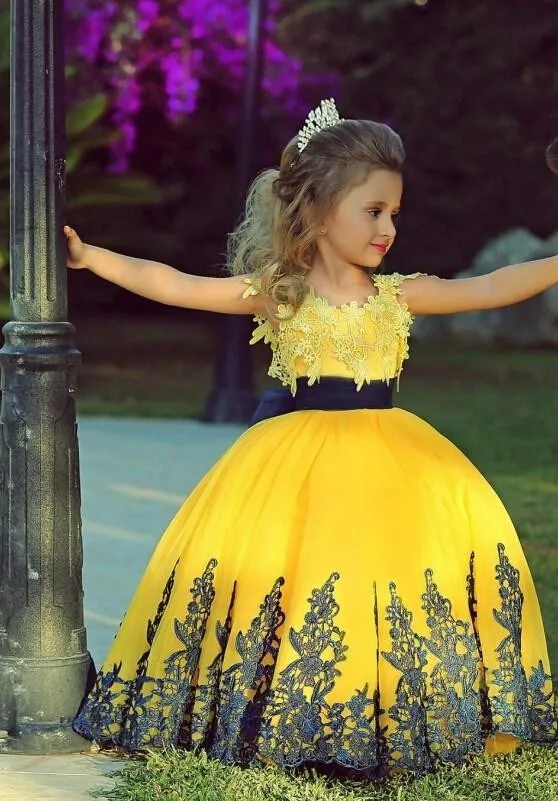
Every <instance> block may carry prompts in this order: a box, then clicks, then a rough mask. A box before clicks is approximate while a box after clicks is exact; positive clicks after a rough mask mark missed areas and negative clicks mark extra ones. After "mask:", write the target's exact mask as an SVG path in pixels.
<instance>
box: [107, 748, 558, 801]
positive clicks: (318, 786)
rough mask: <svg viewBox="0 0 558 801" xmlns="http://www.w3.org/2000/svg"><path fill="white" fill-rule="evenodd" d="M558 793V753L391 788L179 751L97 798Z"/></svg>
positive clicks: (494, 797) (505, 799) (365, 798)
mask: <svg viewBox="0 0 558 801" xmlns="http://www.w3.org/2000/svg"><path fill="white" fill-rule="evenodd" d="M557 792H558V762H557V760H556V754H555V753H553V752H552V751H549V750H545V749H544V748H527V749H525V750H524V751H523V753H520V754H518V755H516V756H514V757H503V758H502V757H498V758H487V757H484V758H479V759H477V760H475V761H474V762H472V763H471V765H469V766H466V767H465V768H463V769H456V768H453V769H452V768H449V767H444V768H442V769H441V770H440V771H439V773H437V774H433V775H428V776H425V777H423V778H421V779H418V780H417V781H414V782H413V781H411V780H409V779H408V778H406V777H405V776H401V777H398V778H396V779H393V780H392V781H390V782H387V783H386V784H374V783H370V782H369V783H365V782H348V781H343V782H342V781H335V780H330V779H327V778H324V777H322V776H317V775H316V774H315V773H314V772H313V771H312V772H311V771H306V775H304V774H303V775H289V774H288V773H284V772H282V771H279V770H277V769H274V768H271V767H269V768H265V769H261V770H258V769H253V770H241V769H239V768H236V767H231V766H229V765H222V764H220V763H218V762H216V761H212V760H209V759H207V757H206V756H205V755H204V753H203V752H202V753H201V754H199V755H194V754H192V753H188V752H181V751H175V750H168V751H163V752H161V753H150V754H148V755H147V757H146V758H144V759H142V760H141V761H140V760H132V761H129V762H127V763H124V766H123V769H122V771H121V776H120V780H119V781H118V782H117V784H116V787H112V788H109V789H105V790H103V791H102V792H101V791H99V792H98V793H97V791H94V794H95V795H96V797H99V798H103V799H109V800H110V801H125V800H129V801H132V799H134V800H135V801H148V800H149V801H150V800H151V799H153V798H157V799H160V801H209V800H210V799H211V801H439V799H444V801H469V799H479V798H483V799H485V801H511V799H514V801H554V799H555V798H556V793H557Z"/></svg>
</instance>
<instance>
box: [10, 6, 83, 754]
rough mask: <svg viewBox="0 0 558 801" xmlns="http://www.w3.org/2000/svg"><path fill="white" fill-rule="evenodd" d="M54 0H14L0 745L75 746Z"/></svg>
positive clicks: (59, 67)
mask: <svg viewBox="0 0 558 801" xmlns="http://www.w3.org/2000/svg"><path fill="white" fill-rule="evenodd" d="M63 15H64V7H63V0H12V4H11V96H10V106H11V109H10V111H11V113H10V119H11V123H10V125H11V130H10V137H11V143H10V153H11V163H10V203H11V207H10V281H11V300H12V316H13V319H12V321H10V322H9V323H7V324H6V325H5V326H4V329H3V333H4V346H3V347H2V349H1V350H0V366H1V368H2V410H1V415H0V424H1V428H2V435H1V437H0V492H1V495H0V750H12V751H18V752H23V753H54V752H64V751H74V750H79V749H80V748H82V747H83V742H84V741H83V740H82V739H81V738H80V737H78V736H77V735H76V734H74V732H73V731H72V728H71V721H72V718H73V716H74V714H75V712H76V711H77V708H78V706H79V702H80V700H81V698H82V696H83V693H84V691H85V687H86V683H87V678H88V674H89V671H90V669H91V659H90V656H89V654H88V652H87V648H86V636H85V628H84V623H83V591H82V542H81V518H80V483H79V457H78V444H77V430H76V428H77V427H76V415H75V405H74V398H73V391H74V373H75V370H76V366H77V365H78V363H79V361H80V354H79V352H78V351H77V350H76V349H75V347H74V341H73V336H74V329H73V326H72V325H70V323H68V322H67V321H66V317H67V291H66V267H65V261H66V256H65V242H64V237H63V225H64V221H65V220H64V217H65V130H64V127H65V103H64V48H63V23H64V19H63Z"/></svg>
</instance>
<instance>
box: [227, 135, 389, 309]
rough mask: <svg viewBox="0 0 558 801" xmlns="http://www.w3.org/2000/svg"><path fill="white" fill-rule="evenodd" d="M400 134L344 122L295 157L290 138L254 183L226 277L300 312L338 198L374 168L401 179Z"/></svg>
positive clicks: (230, 244) (230, 247)
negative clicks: (274, 165)
mask: <svg viewBox="0 0 558 801" xmlns="http://www.w3.org/2000/svg"><path fill="white" fill-rule="evenodd" d="M404 159H405V151H404V148H403V143H402V141H401V138H400V137H399V136H398V134H396V133H395V131H393V130H392V129H391V128H390V127H389V126H388V125H384V124H383V123H379V122H372V121H371V120H344V121H342V122H340V123H338V124H337V125H334V126H332V127H330V128H325V129H324V130H322V131H320V132H319V133H317V134H315V135H314V136H313V137H312V139H311V140H310V142H309V143H308V144H307V145H306V147H305V148H304V150H303V151H302V152H301V153H299V151H298V147H297V139H296V137H295V138H294V139H292V140H291V141H290V142H289V144H288V145H287V147H286V148H285V150H284V151H283V154H282V156H281V163H280V166H279V169H278V170H276V169H271V170H265V171H264V172H262V173H261V174H260V175H258V177H257V178H256V179H255V181H254V182H253V184H252V186H251V187H250V190H249V192H248V196H247V199H246V208H245V212H244V216H243V218H242V220H241V221H240V223H239V225H238V226H237V228H236V229H235V230H234V231H233V232H232V233H231V234H230V235H229V239H228V249H227V256H228V258H227V264H228V267H229V270H230V271H231V273H233V274H235V275H243V274H246V273H250V274H252V275H253V276H255V277H258V278H259V279H260V282H261V287H262V291H263V292H264V293H265V294H267V295H269V296H270V297H271V298H272V299H273V300H274V301H275V302H276V303H281V304H290V305H291V306H293V307H294V308H298V306H300V304H301V303H302V301H303V299H304V297H305V295H306V293H307V291H308V287H307V286H306V284H305V278H306V274H307V273H308V271H309V270H310V268H311V266H312V262H313V260H314V256H315V253H316V238H317V231H318V229H319V226H320V224H321V223H323V220H324V219H325V217H326V216H327V215H328V214H329V213H330V212H331V211H332V210H333V209H334V208H335V206H336V204H337V203H338V202H339V201H340V200H341V199H342V197H343V195H344V194H345V193H346V192H347V191H348V190H349V189H350V188H351V187H352V186H355V185H358V184H359V183H361V182H362V181H364V180H366V178H367V177H368V175H369V174H370V172H372V171H374V170H379V169H385V170H392V171H393V172H397V173H401V170H402V167H403V161H404Z"/></svg>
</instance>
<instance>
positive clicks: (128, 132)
mask: <svg viewBox="0 0 558 801" xmlns="http://www.w3.org/2000/svg"><path fill="white" fill-rule="evenodd" d="M248 6H249V4H248V2H247V1H246V0H121V2H114V1H113V0H108V1H107V0H68V1H67V10H68V37H67V40H68V42H69V43H70V49H71V56H72V58H73V59H77V60H78V62H79V63H80V65H81V67H82V70H84V71H86V73H87V74H88V76H89V78H90V80H89V81H88V83H90V82H91V81H93V83H96V84H97V85H98V86H99V88H102V89H103V91H104V90H106V91H108V92H109V95H110V98H111V111H112V123H113V125H115V126H116V127H118V128H119V130H120V131H121V138H120V139H119V140H118V142H117V146H116V147H115V150H114V156H115V158H114V161H113V165H112V168H113V169H114V170H116V171H118V170H125V169H126V166H127V163H128V158H129V155H130V153H131V152H132V151H133V149H134V146H135V143H136V124H135V123H136V117H137V115H138V113H139V112H140V110H141V109H142V107H145V106H146V105H147V106H151V107H154V108H157V109H159V110H160V111H161V112H162V113H163V114H164V116H165V117H166V119H167V120H169V121H171V122H175V123H181V122H182V121H183V120H184V118H185V117H186V116H188V115H190V114H191V113H192V112H193V111H194V110H195V108H196V107H197V105H198V102H199V98H200V87H201V85H202V84H203V83H204V82H213V83H225V84H226V85H227V87H228V89H229V90H230V91H232V92H233V93H235V94H237V93H238V91H239V90H240V89H241V87H242V85H243V82H244V73H245V64H246V47H245V43H246V37H247V29H248ZM279 10H280V0H269V2H268V15H267V25H266V28H267V37H266V41H265V74H264V76H263V81H262V87H263V90H264V92H263V98H264V101H265V100H267V101H268V102H271V103H275V104H280V105H281V106H282V107H283V109H284V110H287V111H288V110H289V109H290V110H292V109H298V108H299V107H300V103H301V89H302V87H303V85H304V76H303V75H302V73H301V69H300V62H299V60H298V59H296V58H293V57H291V56H289V55H287V53H286V52H285V50H283V49H282V48H281V47H279V46H278V44H277V42H276V39H275V31H276V27H277V23H276V19H277V15H278V13H279ZM326 72H327V71H326ZM79 88H80V87H79V86H78V87H76V90H77V91H79Z"/></svg>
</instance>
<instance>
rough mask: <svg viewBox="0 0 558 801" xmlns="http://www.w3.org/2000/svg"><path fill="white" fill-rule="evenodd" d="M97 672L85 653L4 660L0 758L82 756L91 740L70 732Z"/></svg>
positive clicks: (0, 658)
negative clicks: (19, 755)
mask: <svg viewBox="0 0 558 801" xmlns="http://www.w3.org/2000/svg"><path fill="white" fill-rule="evenodd" d="M94 672H95V671H94V666H93V661H92V659H91V657H90V655H89V653H87V652H85V653H82V654H77V655H75V656H69V657H62V658H42V659H28V658H27V659H26V658H18V657H5V656H0V688H1V690H2V693H1V701H2V704H1V706H0V754H1V753H12V754H18V753H19V754H62V753H75V752H78V751H83V750H84V748H86V747H87V742H88V741H87V740H85V739H83V738H82V737H80V735H78V734H76V733H75V732H74V731H73V730H72V721H73V718H74V715H75V714H76V713H77V711H78V709H77V707H78V706H79V703H80V699H81V697H82V695H83V694H84V688H85V692H86V691H87V688H88V687H90V686H91V684H92V682H93V680H94ZM76 699H77V700H76Z"/></svg>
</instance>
